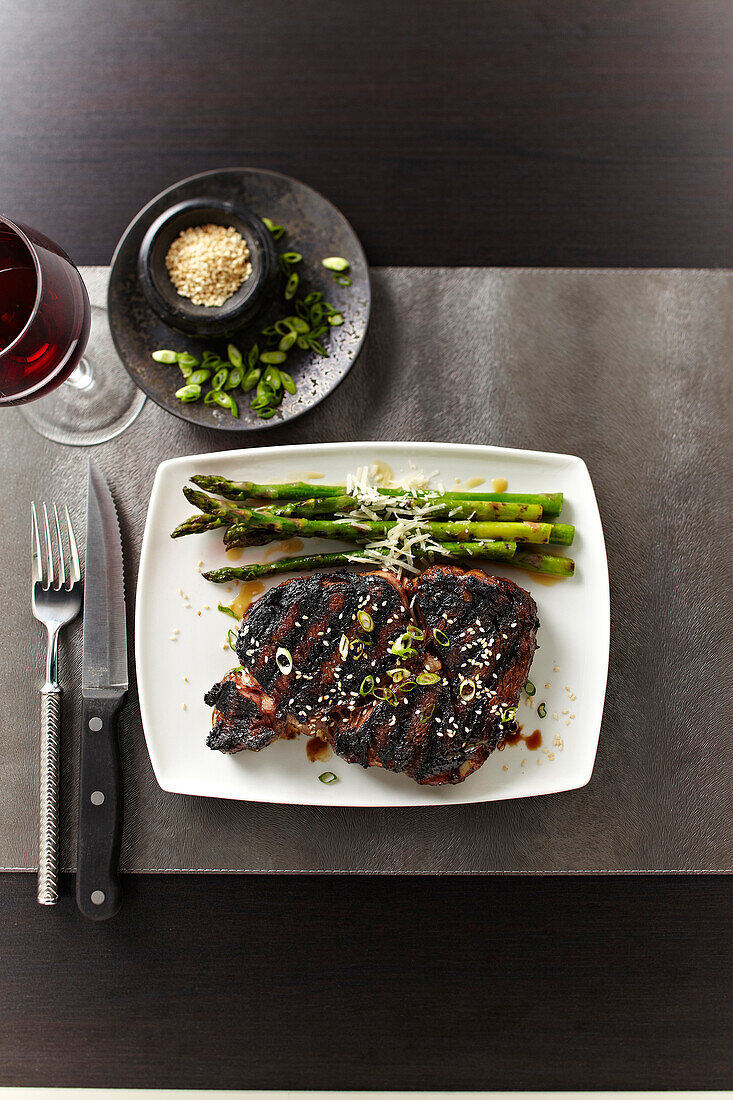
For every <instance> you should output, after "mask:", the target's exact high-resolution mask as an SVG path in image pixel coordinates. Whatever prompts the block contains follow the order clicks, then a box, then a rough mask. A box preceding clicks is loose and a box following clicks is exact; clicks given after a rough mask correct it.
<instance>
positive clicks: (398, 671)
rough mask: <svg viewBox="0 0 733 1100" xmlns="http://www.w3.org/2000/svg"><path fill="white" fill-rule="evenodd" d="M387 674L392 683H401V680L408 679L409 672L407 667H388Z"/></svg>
mask: <svg viewBox="0 0 733 1100" xmlns="http://www.w3.org/2000/svg"><path fill="white" fill-rule="evenodd" d="M387 675H388V676H389V678H390V680H391V681H392V683H393V684H401V683H402V681H403V680H409V679H410V676H411V673H410V670H409V668H388V669H387Z"/></svg>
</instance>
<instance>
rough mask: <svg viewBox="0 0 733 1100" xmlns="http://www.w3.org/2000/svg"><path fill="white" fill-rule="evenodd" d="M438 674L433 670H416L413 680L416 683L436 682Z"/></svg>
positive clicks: (438, 677)
mask: <svg viewBox="0 0 733 1100" xmlns="http://www.w3.org/2000/svg"><path fill="white" fill-rule="evenodd" d="M439 679H440V676H438V674H437V673H435V672H418V674H417V676H416V677H415V680H416V681H417V683H418V684H437V682H438V680H439Z"/></svg>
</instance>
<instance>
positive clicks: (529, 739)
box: [499, 726, 542, 752]
mask: <svg viewBox="0 0 733 1100" xmlns="http://www.w3.org/2000/svg"><path fill="white" fill-rule="evenodd" d="M523 729H524V726H517V728H516V729H515V730H513V731H512V732H511V733H508V734H507V735H506V737H505V738H504V740H503V741H502V743H501V744H500V745H499V752H501V750H502V749H503V748H505V747H506V746H507V745H518V744H519V743H520V742H523V743H524V744H525V745H526V746H527V748H528V749H529V750H530V751H531V752H536V751H537V749H539V748H540V746H541V745H542V731H541V730H533V731H532V733H528V734H527V736H526V737H525V736H524V734H523V733H522V730H523Z"/></svg>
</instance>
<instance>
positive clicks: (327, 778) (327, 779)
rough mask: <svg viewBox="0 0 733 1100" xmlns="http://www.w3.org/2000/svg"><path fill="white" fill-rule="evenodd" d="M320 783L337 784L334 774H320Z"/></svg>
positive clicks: (336, 777)
mask: <svg viewBox="0 0 733 1100" xmlns="http://www.w3.org/2000/svg"><path fill="white" fill-rule="evenodd" d="M318 778H319V779H320V781H321V783H338V778H339V777H338V776H337V775H336V773H335V772H321V774H320V775H319V776H318Z"/></svg>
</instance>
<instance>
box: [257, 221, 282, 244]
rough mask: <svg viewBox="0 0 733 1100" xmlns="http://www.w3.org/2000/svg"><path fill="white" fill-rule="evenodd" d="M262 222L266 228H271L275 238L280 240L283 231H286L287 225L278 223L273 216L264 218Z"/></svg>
mask: <svg viewBox="0 0 733 1100" xmlns="http://www.w3.org/2000/svg"><path fill="white" fill-rule="evenodd" d="M262 222H263V225H264V226H265V228H266V229H269V230H270V232H271V233H272V236H273V238H274V240H276V241H279V240H280V238H281V237H282V235H283V233H284V232H285V226H284V225H276V223H275V222H274V221H273V220H272V219H271V218H263V219H262Z"/></svg>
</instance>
